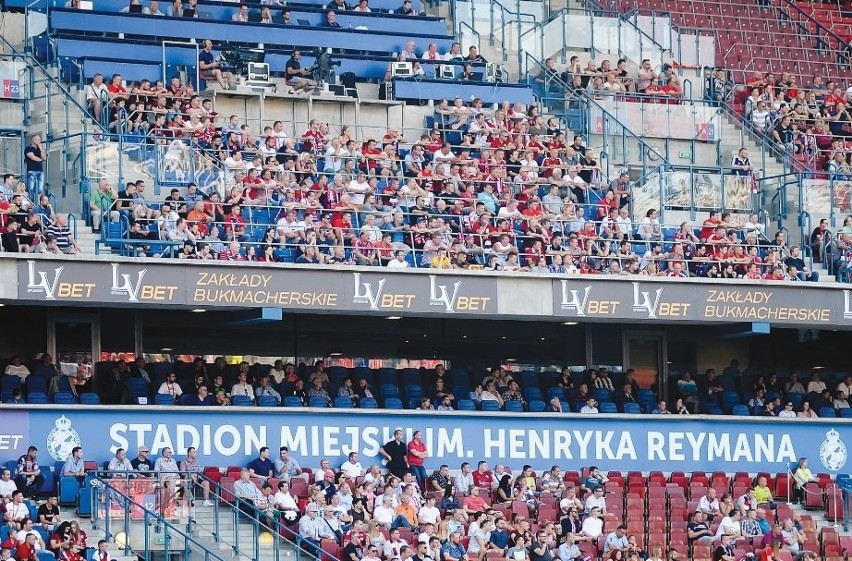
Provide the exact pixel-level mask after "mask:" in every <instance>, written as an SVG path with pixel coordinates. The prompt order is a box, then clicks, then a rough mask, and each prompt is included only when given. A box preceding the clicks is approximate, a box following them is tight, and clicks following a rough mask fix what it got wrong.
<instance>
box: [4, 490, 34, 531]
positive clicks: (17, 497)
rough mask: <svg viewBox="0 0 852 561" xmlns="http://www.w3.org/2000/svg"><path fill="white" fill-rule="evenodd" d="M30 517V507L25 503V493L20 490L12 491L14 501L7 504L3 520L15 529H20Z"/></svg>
mask: <svg viewBox="0 0 852 561" xmlns="http://www.w3.org/2000/svg"><path fill="white" fill-rule="evenodd" d="M29 519H30V509H29V508H28V507H27V505H26V503H24V494H23V493H22V492H20V491H18V490H15V491H14V492H13V493H12V502H10V503H8V504H7V505H6V512H5V513H3V520H4V521H5V523H6V525H7V526H9V527H10V528H12V529H13V530H20V529H21V528H22V527H23V525H24V522H25V521H26V520H29Z"/></svg>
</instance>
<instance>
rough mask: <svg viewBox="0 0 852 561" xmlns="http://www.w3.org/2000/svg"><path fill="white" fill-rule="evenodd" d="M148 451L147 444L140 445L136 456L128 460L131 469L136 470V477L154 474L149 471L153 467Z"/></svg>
mask: <svg viewBox="0 0 852 561" xmlns="http://www.w3.org/2000/svg"><path fill="white" fill-rule="evenodd" d="M148 453H149V450H148V447H147V446H140V447H139V452H138V454H137V456H136V457H135V458H133V459H132V460H130V465H131V467H132V468H133V471H135V472H137V473H136V477H153V475H154V474H153V473H151V472H152V470H153V469H154V464H153V462H151V458H149V457H148Z"/></svg>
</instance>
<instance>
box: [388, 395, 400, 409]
mask: <svg viewBox="0 0 852 561" xmlns="http://www.w3.org/2000/svg"><path fill="white" fill-rule="evenodd" d="M402 408H403V407H402V400H401V399H399V398H398V397H389V398H387V399H385V409H402Z"/></svg>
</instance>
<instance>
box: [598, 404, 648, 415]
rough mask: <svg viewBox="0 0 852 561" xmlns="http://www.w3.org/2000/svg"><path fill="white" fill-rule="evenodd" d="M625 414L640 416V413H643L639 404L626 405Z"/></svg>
mask: <svg viewBox="0 0 852 561" xmlns="http://www.w3.org/2000/svg"><path fill="white" fill-rule="evenodd" d="M601 405H603V404H601ZM624 412H625V413H630V414H631V415H639V414H640V413H642V408H641V407H639V404H638V403H625V404H624Z"/></svg>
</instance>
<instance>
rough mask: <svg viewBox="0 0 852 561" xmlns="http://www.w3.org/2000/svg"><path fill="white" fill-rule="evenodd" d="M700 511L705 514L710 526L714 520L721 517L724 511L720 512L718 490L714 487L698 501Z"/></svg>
mask: <svg viewBox="0 0 852 561" xmlns="http://www.w3.org/2000/svg"><path fill="white" fill-rule="evenodd" d="M698 510H699V511H700V512H701V513H702V514H704V519H705V520H706V521H707V523H708V524H710V523H712V522H713V518H714V517H716V516H721V515H722V511H721V510H719V499H717V498H716V490H715V489H713V488H712V487H711V488H709V489H707V494H706V495H704V496H703V497H701V498H700V499H699V500H698Z"/></svg>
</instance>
